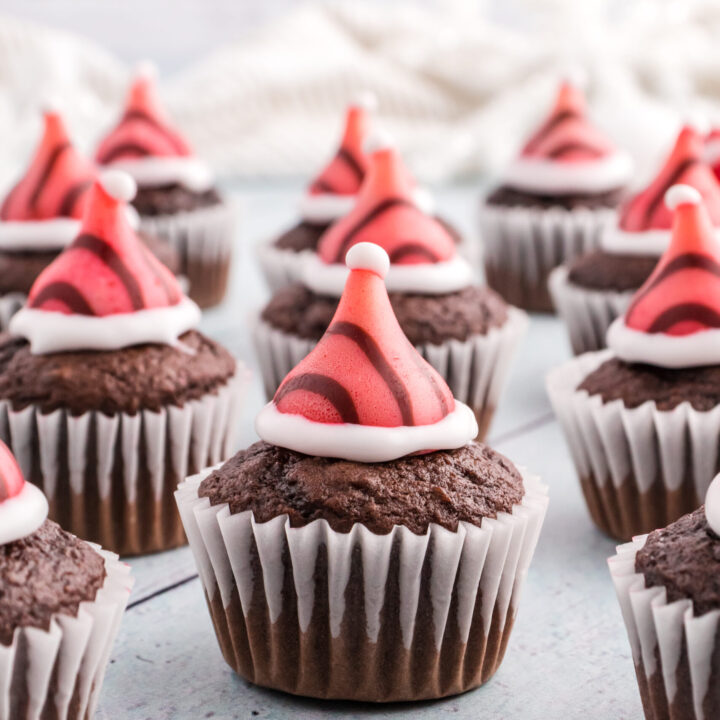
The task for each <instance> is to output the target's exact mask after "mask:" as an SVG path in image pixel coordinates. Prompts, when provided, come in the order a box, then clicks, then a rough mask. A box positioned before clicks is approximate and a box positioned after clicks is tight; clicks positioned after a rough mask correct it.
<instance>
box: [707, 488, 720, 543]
mask: <svg viewBox="0 0 720 720" xmlns="http://www.w3.org/2000/svg"><path fill="white" fill-rule="evenodd" d="M705 517H706V518H707V521H708V525H709V526H710V528H711V529H712V531H713V532H714V533H715V534H716V535H720V475H716V476H715V478H714V480H713V481H712V482H711V483H710V487H709V488H708V491H707V495H705Z"/></svg>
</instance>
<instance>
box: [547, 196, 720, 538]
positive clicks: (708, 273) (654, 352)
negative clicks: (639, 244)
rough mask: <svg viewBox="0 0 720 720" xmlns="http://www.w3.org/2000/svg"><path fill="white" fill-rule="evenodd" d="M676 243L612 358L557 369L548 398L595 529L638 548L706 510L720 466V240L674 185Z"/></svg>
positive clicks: (613, 343) (617, 331)
mask: <svg viewBox="0 0 720 720" xmlns="http://www.w3.org/2000/svg"><path fill="white" fill-rule="evenodd" d="M666 202H667V204H668V207H670V208H671V209H672V210H674V211H675V217H674V221H673V230H672V238H671V240H670V245H669V247H668V249H667V250H666V251H665V253H664V254H663V256H662V258H661V259H660V262H659V264H658V266H657V267H656V269H655V270H654V271H653V273H652V275H651V276H650V278H649V279H648V280H647V282H646V283H645V284H644V285H643V286H642V288H641V289H640V290H639V291H638V292H637V293H636V294H635V296H634V297H633V299H632V302H631V303H630V307H629V308H628V310H627V311H626V313H625V316H624V317H622V318H618V319H617V320H615V321H614V322H613V324H612V325H611V326H610V329H609V331H608V346H609V348H610V350H609V351H600V352H594V353H586V354H584V355H581V356H580V357H578V358H575V359H574V360H571V361H570V362H568V363H566V364H565V365H563V366H562V367H560V368H558V369H557V370H555V371H553V372H552V373H551V374H550V375H549V377H548V383H547V384H548V392H549V394H550V399H551V401H552V404H553V407H554V409H555V412H556V414H557V416H558V419H559V421H560V424H561V426H562V428H563V430H564V432H565V435H566V438H567V441H568V445H569V446H570V450H571V454H572V456H573V459H574V461H575V465H576V467H577V471H578V474H579V476H580V481H581V483H582V487H583V491H584V493H585V499H586V501H587V503H588V507H589V509H590V514H591V516H592V518H593V520H594V521H595V523H596V524H597V525H598V527H600V528H601V529H602V530H604V531H605V532H606V533H608V534H609V535H612V536H613V537H615V538H619V539H622V540H629V539H630V538H632V537H633V536H634V535H638V534H641V533H645V532H649V531H650V530H652V529H653V528H657V527H663V526H665V525H667V524H668V523H671V522H673V521H674V520H676V519H677V518H678V517H680V516H681V515H683V514H685V513H687V512H690V511H692V510H694V509H695V508H697V507H698V506H699V505H700V503H701V502H702V498H703V497H704V495H705V491H706V490H707V485H708V478H711V477H712V476H713V475H714V474H715V472H717V470H718V469H720V456H719V454H718V448H719V447H720V329H719V328H720V282H719V277H720V240H718V237H717V234H716V232H715V231H714V228H713V226H712V225H711V223H710V219H709V216H708V213H707V211H706V210H705V208H704V206H703V205H702V201H701V197H700V193H699V192H698V191H697V190H695V189H694V188H691V187H689V186H687V185H675V186H673V187H672V188H671V189H670V190H669V191H668V194H667V198H666Z"/></svg>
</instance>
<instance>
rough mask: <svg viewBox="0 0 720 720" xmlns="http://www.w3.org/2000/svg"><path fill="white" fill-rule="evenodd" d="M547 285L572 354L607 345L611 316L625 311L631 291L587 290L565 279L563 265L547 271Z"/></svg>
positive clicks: (565, 273) (612, 318) (566, 276)
mask: <svg viewBox="0 0 720 720" xmlns="http://www.w3.org/2000/svg"><path fill="white" fill-rule="evenodd" d="M548 287H549V288H550V295H551V297H552V300H553V304H554V305H555V310H556V311H557V313H558V315H559V316H560V317H561V318H562V320H563V321H564V323H565V326H566V327H567V331H568V335H569V336H570V345H571V347H572V349H573V352H574V353H575V354H576V355H580V354H582V353H584V352H590V351H593V350H602V349H603V348H605V347H607V343H606V341H605V335H606V334H607V329H608V328H609V327H610V324H611V323H612V321H613V320H615V318H618V317H620V316H621V315H624V314H625V311H626V310H627V309H628V306H629V305H630V300H631V299H632V296H633V295H634V293H635V291H630V290H628V291H626V292H618V291H616V290H590V289H587V288H583V287H580V286H579V285H574V284H573V283H571V282H570V281H569V280H568V269H567V267H566V266H565V265H561V266H560V267H557V268H555V269H554V270H553V271H552V272H551V273H550V279H549V280H548Z"/></svg>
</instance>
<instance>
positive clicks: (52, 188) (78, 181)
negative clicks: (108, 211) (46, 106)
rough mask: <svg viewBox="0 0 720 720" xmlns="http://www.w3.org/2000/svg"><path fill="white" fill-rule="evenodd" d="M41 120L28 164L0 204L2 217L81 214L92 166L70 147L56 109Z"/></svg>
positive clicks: (44, 217)
mask: <svg viewBox="0 0 720 720" xmlns="http://www.w3.org/2000/svg"><path fill="white" fill-rule="evenodd" d="M44 123H45V128H44V131H43V136H42V138H41V140H40V144H39V145H38V148H37V150H36V152H35V155H34V157H33V159H32V162H31V163H30V167H29V168H28V170H27V172H26V173H25V175H24V176H23V177H22V179H21V180H20V181H19V182H18V183H17V184H16V185H15V186H14V187H13V188H12V190H10V192H9V193H8V195H7V197H6V198H5V200H4V202H3V204H2V208H0V219H1V220H5V221H39V220H51V219H53V218H62V217H66V218H75V219H79V218H81V217H82V213H83V210H84V208H85V203H86V200H87V191H88V190H89V188H90V185H91V184H92V181H93V178H94V177H95V168H94V167H93V165H92V163H91V162H90V161H89V160H86V159H85V158H83V157H82V156H81V155H80V153H78V152H77V150H76V149H75V148H74V147H73V145H72V143H71V142H70V139H69V137H68V134H67V131H66V129H65V125H64V123H63V121H62V118H61V117H60V115H59V114H58V113H57V112H55V111H47V112H46V113H45V114H44Z"/></svg>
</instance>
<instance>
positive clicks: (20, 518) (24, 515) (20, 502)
mask: <svg viewBox="0 0 720 720" xmlns="http://www.w3.org/2000/svg"><path fill="white" fill-rule="evenodd" d="M47 516H48V501H47V498H46V497H45V495H43V493H42V491H41V490H40V488H37V487H35V486H34V485H31V484H30V483H29V482H26V483H25V485H24V486H23V489H22V490H21V491H20V493H19V494H18V495H16V496H15V497H13V498H10V499H9V500H5V501H4V502H2V503H0V545H5V544H6V543H10V542H14V541H15V540H21V539H22V538H26V537H27V536H28V535H32V534H33V533H34V532H35V531H36V530H37V529H38V528H39V527H40V526H41V525H42V524H43V523H44V522H45V520H46V519H47Z"/></svg>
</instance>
